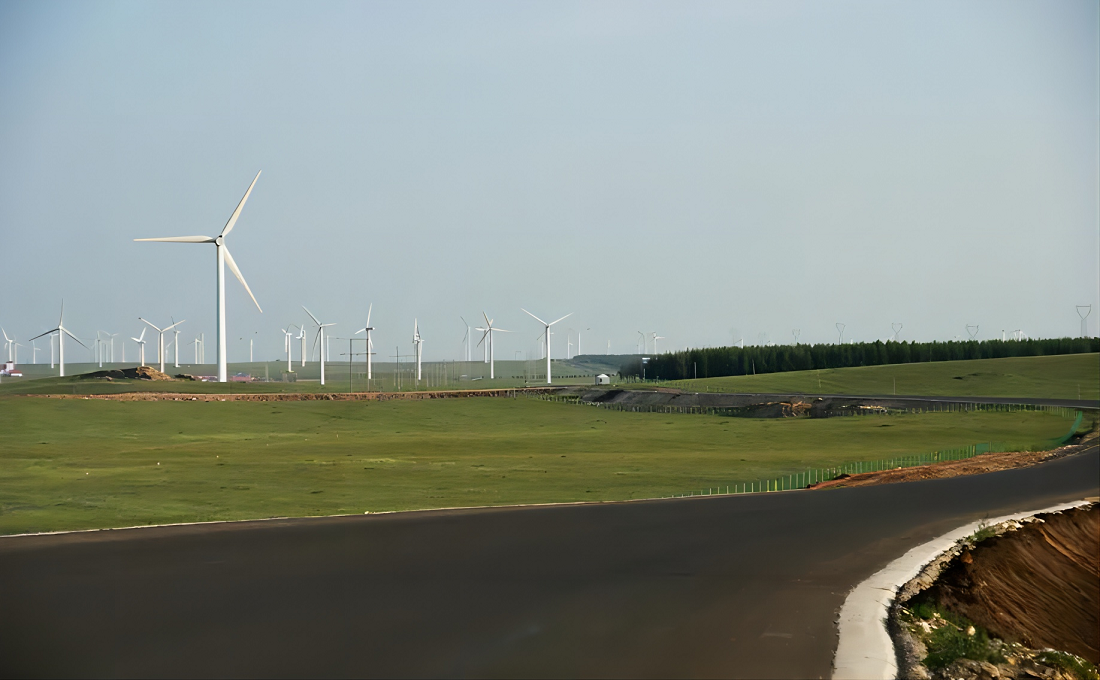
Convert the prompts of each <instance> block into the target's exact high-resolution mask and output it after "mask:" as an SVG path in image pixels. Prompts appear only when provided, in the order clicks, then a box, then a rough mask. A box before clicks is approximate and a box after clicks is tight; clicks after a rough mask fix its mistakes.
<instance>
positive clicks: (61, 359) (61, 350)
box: [4, 300, 88, 378]
mask: <svg viewBox="0 0 1100 680" xmlns="http://www.w3.org/2000/svg"><path fill="white" fill-rule="evenodd" d="M51 333H57V365H58V366H59V367H60V371H59V372H58V375H59V376H61V377H62V378H64V377H65V336H66V335H68V336H69V337H70V338H72V339H73V340H76V342H77V344H79V345H80V346H81V347H83V348H84V349H88V346H87V345H85V344H84V343H83V342H80V338H78V337H76V336H75V335H73V334H72V333H71V332H70V331H69V329H68V328H65V301H64V300H62V301H61V316H60V317H59V318H58V320H57V328H51V329H50V330H48V331H46V332H45V333H39V334H38V335H36V336H34V337H33V338H31V341H34V340H37V339H38V338H41V337H42V336H44V335H50V334H51ZM7 336H8V334H7V333H5V334H4V337H5V338H6V337H7ZM13 342H14V341H13Z"/></svg>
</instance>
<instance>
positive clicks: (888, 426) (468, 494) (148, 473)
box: [0, 397, 1069, 534]
mask: <svg viewBox="0 0 1100 680" xmlns="http://www.w3.org/2000/svg"><path fill="white" fill-rule="evenodd" d="M1068 427H1069V421H1068V420H1067V419H1065V418H1062V417H1059V416H1055V415H1051V414H1048V413H1043V412H1018V413H1000V412H975V413H927V414H920V415H918V414H906V415H891V416H863V417H854V418H834V419H812V420H811V419H773V420H756V419H745V418H728V417H721V416H704V415H670V414H655V413H653V414H651V413H629V412H627V413H623V412H615V411H604V410H597V409H594V408H591V407H587V406H575V405H569V404H562V403H551V402H543V401H538V400H528V399H523V398H519V399H501V398H477V399H453V400H432V401H426V402H408V401H394V402H380V403H379V402H210V403H207V402H118V401H105V400H94V399H92V400H58V399H45V398H28V397H7V398H0V533H6V534H10V533H20V532H30V531H50V530H63V529H85V528H96V527H116V526H127V525H136V524H154V523H167V522H183V521H201V520H215V519H247V518H260V517H271V516H304V515H326V514H339V513H362V512H364V511H388V510H407V509H416V508H433V507H454V506H475V505H496V504H511V503H539V502H562V501H595V500H618V499H629V498H647V497H657V496H666V495H670V494H678V493H683V492H688V491H691V490H699V489H705V488H707V487H710V486H712V485H713V486H719V485H725V484H734V483H737V482H741V481H750V480H759V479H763V478H769V477H774V476H776V475H779V474H786V473H790V472H795V471H799V470H803V469H805V468H807V467H822V466H831V465H837V464H839V463H842V462H851V461H860V460H876V459H881V458H886V457H891V456H896V455H902V454H907V453H921V452H927V451H933V450H940V449H946V448H952V447H957V446H963V445H967V444H971V443H976V442H985V441H1002V442H1006V443H1009V444H1010V445H1014V446H1020V447H1028V446H1034V445H1036V444H1037V443H1039V442H1041V441H1042V440H1045V439H1049V438H1052V437H1058V436H1061V435H1063V434H1065V432H1066V431H1067V429H1068Z"/></svg>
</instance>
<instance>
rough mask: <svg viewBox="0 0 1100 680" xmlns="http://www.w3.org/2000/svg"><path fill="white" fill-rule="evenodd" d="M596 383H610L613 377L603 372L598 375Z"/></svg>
mask: <svg viewBox="0 0 1100 680" xmlns="http://www.w3.org/2000/svg"><path fill="white" fill-rule="evenodd" d="M596 384H597V385H610V384H611V377H610V376H608V375H607V374H606V373H601V374H599V375H597V376H596Z"/></svg>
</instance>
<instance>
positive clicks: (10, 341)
mask: <svg viewBox="0 0 1100 680" xmlns="http://www.w3.org/2000/svg"><path fill="white" fill-rule="evenodd" d="M0 332H2V333H3V334H4V344H6V345H7V346H8V363H11V362H13V361H15V359H14V358H13V357H12V351H13V350H14V349H15V338H9V337H8V332H7V331H6V330H4V329H3V328H2V327H0Z"/></svg>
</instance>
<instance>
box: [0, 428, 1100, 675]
mask: <svg viewBox="0 0 1100 680" xmlns="http://www.w3.org/2000/svg"><path fill="white" fill-rule="evenodd" d="M1098 480H1100V452H1098V450H1097V449H1096V448H1095V447H1094V448H1092V449H1090V450H1089V451H1087V452H1085V453H1083V454H1079V455H1076V456H1072V457H1067V458H1063V459H1060V460H1056V461H1052V462H1050V463H1047V464H1044V465H1041V466H1038V467H1034V468H1029V469H1017V470H1009V471H1004V472H997V473H992V474H987V475H979V476H972V477H961V478H953V479H940V480H929V481H921V482H910V483H905V484H897V485H889V486H875V487H862V488H855V489H833V490H824V491H795V492H787V493H772V494H758V495H753V496H715V497H704V498H695V499H676V500H664V501H647V502H637V503H617V504H612V503H608V504H595V505H573V506H556V507H528V508H499V509H488V510H460V511H433V512H414V513H401V514H393V515H375V516H364V517H347V518H325V519H315V520H277V521H266V522H247V523H238V524H217V525H205V526H182V527H165V528H153V529H133V530H116V531H106V532H94V533H81V534H67V535H53V536H31V537H8V538H0V674H2V675H6V676H12V675H20V676H45V675H49V676H70V675H81V676H104V675H107V676H183V675H187V676H211V675H215V676H255V675H263V676H368V677H369V676H403V677H411V676H414V677H423V676H555V677H569V676H632V677H642V676H663V677H683V676H715V677H756V678H764V677H798V678H812V677H827V676H828V675H829V673H830V668H831V660H832V656H833V652H834V649H835V647H836V625H835V618H836V612H837V610H838V609H839V607H840V605H841V603H842V602H843V600H844V597H845V594H846V593H847V592H848V590H849V589H851V588H852V587H853V586H854V585H855V584H857V583H858V582H860V581H862V580H863V579H865V578H866V577H868V576H869V575H871V574H872V573H874V572H875V571H877V570H878V569H880V568H881V567H882V566H884V565H885V564H886V563H888V562H889V561H891V560H893V559H894V558H896V557H898V556H900V555H901V554H903V553H904V552H905V551H906V550H908V549H909V548H911V547H913V546H915V545H918V544H920V543H923V542H925V541H927V540H930V539H931V538H934V537H935V536H938V535H939V534H942V533H943V532H945V531H947V530H950V529H952V528H955V527H957V526H959V525H960V524H962V523H964V522H967V521H973V520H975V519H979V518H981V517H983V516H995V515H1000V514H1004V513H1007V512H1011V511H1017V510H1027V509H1037V508H1041V507H1045V506H1049V505H1052V504H1054V503H1056V502H1061V501H1066V500H1072V499H1077V498H1082V497H1086V496H1092V495H1097V494H1098V493H1100V488H1098V487H1100V482H1098Z"/></svg>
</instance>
